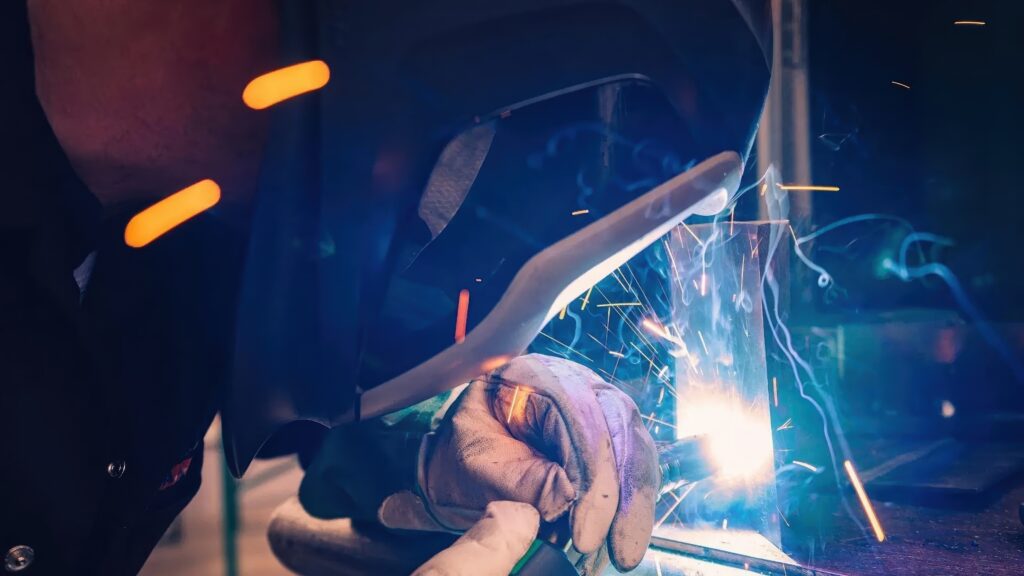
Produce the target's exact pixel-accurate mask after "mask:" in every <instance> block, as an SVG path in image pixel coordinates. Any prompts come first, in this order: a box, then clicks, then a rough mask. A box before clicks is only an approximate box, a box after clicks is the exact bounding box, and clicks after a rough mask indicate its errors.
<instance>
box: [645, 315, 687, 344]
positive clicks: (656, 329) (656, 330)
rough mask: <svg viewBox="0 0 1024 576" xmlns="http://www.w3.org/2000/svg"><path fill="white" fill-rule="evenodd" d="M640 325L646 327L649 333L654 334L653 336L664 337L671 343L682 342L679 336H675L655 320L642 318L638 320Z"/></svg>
mask: <svg viewBox="0 0 1024 576" xmlns="http://www.w3.org/2000/svg"><path fill="white" fill-rule="evenodd" d="M640 325H641V326H643V327H644V328H647V330H648V331H649V332H650V333H651V334H654V335H655V336H658V337H661V338H664V339H665V340H668V341H669V342H671V343H673V344H677V345H681V344H682V342H681V341H680V340H679V338H676V337H675V336H673V335H671V334H669V333H668V330H665V328H664V327H663V326H660V325H659V324H658V323H656V322H654V321H652V320H650V319H648V318H644V319H643V320H642V321H641V322H640Z"/></svg>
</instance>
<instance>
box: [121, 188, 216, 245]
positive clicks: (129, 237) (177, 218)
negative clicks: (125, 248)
mask: <svg viewBox="0 0 1024 576" xmlns="http://www.w3.org/2000/svg"><path fill="white" fill-rule="evenodd" d="M218 201H220V186H218V185H217V183H216V182H214V181H213V180H209V179H206V180H200V181H199V182H196V183H195V184H193V185H191V186H189V187H187V188H183V189H181V190H178V191H177V192H175V193H174V194H171V195H170V196H168V197H167V198H164V199H163V200H160V201H159V202H157V203H156V204H153V205H152V206H150V207H149V208H146V209H145V210H143V211H142V212H139V213H138V214H136V215H135V216H133V217H132V219H131V220H129V221H128V225H127V226H125V228H124V242H125V244H127V245H129V246H131V247H132V248H142V247H143V246H145V245H147V244H149V243H150V242H152V241H153V240H156V239H157V238H159V237H161V236H163V235H164V234H166V233H167V232H169V231H170V230H171V229H173V228H174V227H175V226H178V225H179V224H181V223H183V222H185V221H186V220H188V219H189V218H192V217H193V216H195V215H197V214H199V213H201V212H203V211H205V210H208V209H210V208H211V207H213V206H214V205H215V204H216V203H217V202H218Z"/></svg>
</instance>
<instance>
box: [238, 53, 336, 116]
mask: <svg viewBox="0 0 1024 576" xmlns="http://www.w3.org/2000/svg"><path fill="white" fill-rule="evenodd" d="M330 78H331V70H330V68H328V67H327V64H326V63H325V62H324V61H323V60H310V61H308V62H300V63H298V64H293V65H291V66H285V67H284V68H278V69H277V70H273V71H271V72H267V73H266V74H261V75H259V76H257V77H255V78H253V79H252V81H250V82H249V84H247V85H246V87H245V90H243V91H242V101H243V102H245V105H246V106H248V107H249V108H252V109H253V110H263V109H264V108H269V107H271V106H273V105H274V104H277V103H279V102H283V101H285V100H287V99H289V98H294V97H295V96H298V95H300V94H305V93H307V92H312V91H314V90H319V89H320V88H323V87H324V86H326V85H327V81H328V80H330Z"/></svg>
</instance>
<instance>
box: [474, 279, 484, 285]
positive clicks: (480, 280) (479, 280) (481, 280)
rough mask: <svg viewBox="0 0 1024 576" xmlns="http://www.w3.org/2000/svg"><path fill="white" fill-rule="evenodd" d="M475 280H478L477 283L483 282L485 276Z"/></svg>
mask: <svg viewBox="0 0 1024 576" xmlns="http://www.w3.org/2000/svg"><path fill="white" fill-rule="evenodd" d="M475 280H476V283H477V284H479V283H481V282H483V281H484V279H483V278H475Z"/></svg>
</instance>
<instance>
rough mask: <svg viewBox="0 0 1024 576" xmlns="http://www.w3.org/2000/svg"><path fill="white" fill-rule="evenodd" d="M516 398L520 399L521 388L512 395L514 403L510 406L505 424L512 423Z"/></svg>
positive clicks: (517, 387) (517, 388)
mask: <svg viewBox="0 0 1024 576" xmlns="http://www.w3.org/2000/svg"><path fill="white" fill-rule="evenodd" d="M516 398H519V386H516V391H515V393H514V394H512V403H511V404H509V406H508V418H505V424H508V423H510V422H512V411H513V410H514V409H515V407H516Z"/></svg>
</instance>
